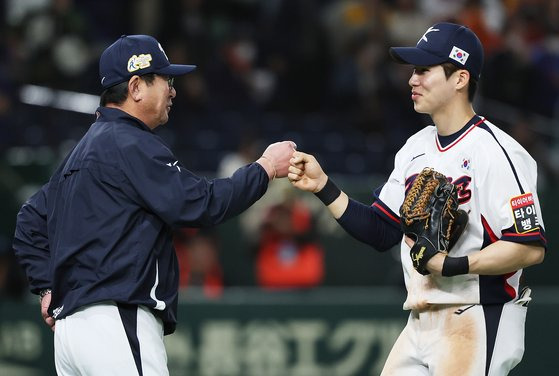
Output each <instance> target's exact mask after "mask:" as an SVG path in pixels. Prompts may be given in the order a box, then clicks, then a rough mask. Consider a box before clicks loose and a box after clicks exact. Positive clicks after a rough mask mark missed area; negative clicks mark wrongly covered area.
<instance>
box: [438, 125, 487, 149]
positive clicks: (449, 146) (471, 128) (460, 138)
mask: <svg viewBox="0 0 559 376" xmlns="http://www.w3.org/2000/svg"><path fill="white" fill-rule="evenodd" d="M484 121H485V118H481V120H480V121H478V122H477V123H475V124H474V125H472V126H471V127H470V129H468V130H467V131H466V132H464V134H463V135H462V136H460V137H458V138H457V139H456V140H454V141H453V142H452V143H451V144H450V145H448V146H447V147H446V148H443V147H441V145H439V138H438V137H437V135H435V143H436V144H437V149H439V151H440V152H441V153H444V152H445V151H447V150H449V149H450V148H452V147H453V146H454V145H456V144H457V143H459V142H460V141H461V140H462V139H463V138H464V137H466V135H467V134H468V133H470V132H471V131H472V130H473V129H474V128H475V127H477V126H478V125H480V124H481V123H483V122H484Z"/></svg>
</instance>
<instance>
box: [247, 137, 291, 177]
mask: <svg viewBox="0 0 559 376" xmlns="http://www.w3.org/2000/svg"><path fill="white" fill-rule="evenodd" d="M296 148H297V145H296V144H295V143H294V142H293V141H281V142H276V143H273V144H271V145H269V146H268V147H267V148H266V150H264V153H263V154H262V157H260V158H259V159H258V160H257V161H256V162H257V163H259V164H260V165H261V166H262V167H264V169H265V170H266V172H267V173H268V176H269V177H270V180H272V179H274V178H284V177H286V176H287V172H288V171H287V170H288V168H289V160H290V159H291V157H292V156H293V152H294V151H295V149H296Z"/></svg>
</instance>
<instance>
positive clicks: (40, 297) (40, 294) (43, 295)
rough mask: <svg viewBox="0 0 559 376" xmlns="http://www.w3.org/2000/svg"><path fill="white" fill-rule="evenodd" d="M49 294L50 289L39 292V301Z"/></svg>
mask: <svg viewBox="0 0 559 376" xmlns="http://www.w3.org/2000/svg"><path fill="white" fill-rule="evenodd" d="M50 293H52V290H51V289H43V290H41V291H39V300H43V298H44V297H45V296H46V295H48V294H50Z"/></svg>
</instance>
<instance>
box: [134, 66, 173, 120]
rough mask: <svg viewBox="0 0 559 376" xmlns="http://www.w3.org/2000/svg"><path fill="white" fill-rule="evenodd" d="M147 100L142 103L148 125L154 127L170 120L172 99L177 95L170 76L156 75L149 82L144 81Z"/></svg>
mask: <svg viewBox="0 0 559 376" xmlns="http://www.w3.org/2000/svg"><path fill="white" fill-rule="evenodd" d="M142 85H144V87H143V90H146V92H145V96H144V98H145V100H144V101H143V103H142V107H143V113H144V115H145V116H144V119H145V120H144V122H145V123H146V125H147V126H148V127H150V128H151V129H154V128H156V127H158V126H160V125H162V124H165V123H167V121H169V112H170V111H171V106H172V104H173V102H172V100H173V98H174V97H175V96H176V95H177V92H176V91H175V88H174V87H172V86H171V85H170V84H169V77H167V76H160V75H157V74H156V75H155V80H154V81H153V82H152V83H151V84H148V83H147V82H145V81H143V83H142Z"/></svg>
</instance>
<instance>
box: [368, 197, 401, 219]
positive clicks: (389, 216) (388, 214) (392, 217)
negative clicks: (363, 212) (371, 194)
mask: <svg viewBox="0 0 559 376" xmlns="http://www.w3.org/2000/svg"><path fill="white" fill-rule="evenodd" d="M373 206H374V207H376V208H378V209H379V210H380V211H382V212H383V213H384V214H385V215H386V216H387V217H388V218H390V219H392V220H393V221H394V222H396V223H397V224H400V220H399V219H398V218H396V217H394V216H393V215H392V214H390V213H389V212H388V210H386V209H385V208H383V207H382V206H381V205H380V204H378V203H376V202H374V203H373Z"/></svg>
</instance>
